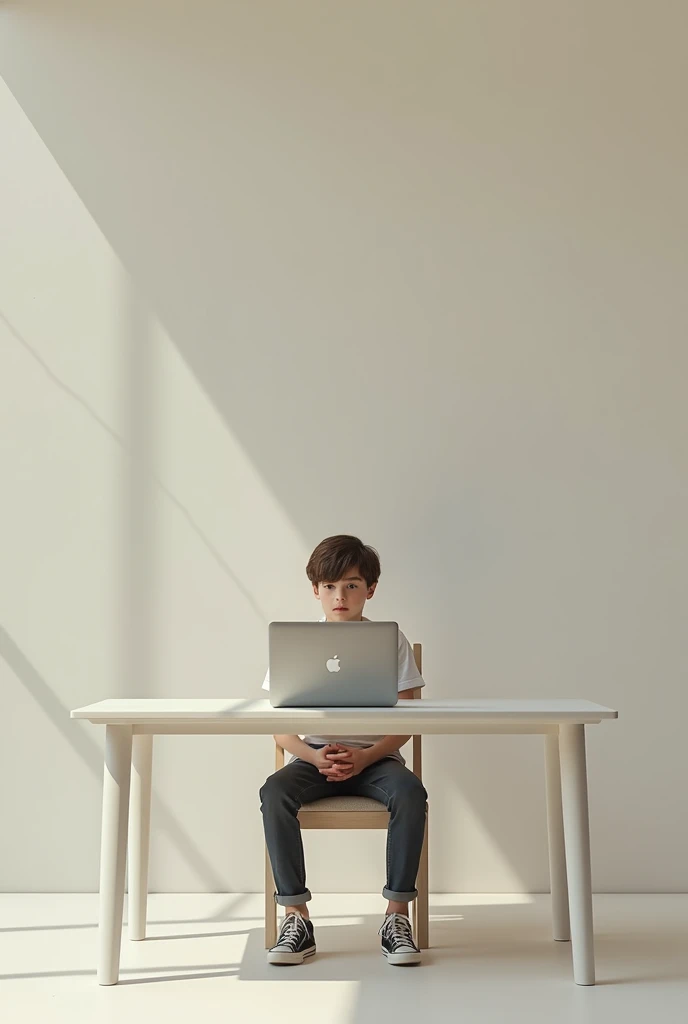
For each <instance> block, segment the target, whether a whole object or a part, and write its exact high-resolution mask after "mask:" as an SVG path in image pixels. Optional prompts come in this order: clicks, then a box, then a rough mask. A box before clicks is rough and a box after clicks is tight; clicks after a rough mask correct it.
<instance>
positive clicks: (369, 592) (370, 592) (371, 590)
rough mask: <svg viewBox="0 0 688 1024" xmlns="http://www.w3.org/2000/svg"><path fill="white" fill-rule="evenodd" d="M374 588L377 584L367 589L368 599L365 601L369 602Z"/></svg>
mask: <svg viewBox="0 0 688 1024" xmlns="http://www.w3.org/2000/svg"><path fill="white" fill-rule="evenodd" d="M376 587H377V583H373V585H372V586H371V587H368V597H367V599H366V600H368V601H370V599H371V597H372V596H373V594H374V593H375V588H376Z"/></svg>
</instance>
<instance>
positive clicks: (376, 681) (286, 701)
mask: <svg viewBox="0 0 688 1024" xmlns="http://www.w3.org/2000/svg"><path fill="white" fill-rule="evenodd" d="M268 635H269V646H270V703H271V704H272V706H273V707H275V708H293V707H297V708H298V707H302V708H303V707H314V708H332V707H340V708H351V707H378V708H389V707H393V706H394V705H395V704H396V703H397V700H398V687H397V680H398V673H399V655H398V649H399V626H398V625H397V623H396V622H271V623H270V626H269V634H268Z"/></svg>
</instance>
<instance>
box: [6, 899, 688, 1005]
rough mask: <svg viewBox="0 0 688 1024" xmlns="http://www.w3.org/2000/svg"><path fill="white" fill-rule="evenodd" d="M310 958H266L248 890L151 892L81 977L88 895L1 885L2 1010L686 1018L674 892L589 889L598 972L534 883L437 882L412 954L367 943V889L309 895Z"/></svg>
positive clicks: (92, 905) (90, 932)
mask: <svg viewBox="0 0 688 1024" xmlns="http://www.w3.org/2000/svg"><path fill="white" fill-rule="evenodd" d="M311 906H312V911H313V920H314V922H315V924H316V939H317V942H318V954H317V957H316V958H315V959H314V960H313V961H311V962H310V963H308V964H306V965H304V966H303V967H298V968H277V967H269V966H268V965H267V964H266V963H265V954H264V950H263V930H262V919H261V907H262V897H261V896H259V895H255V894H248V895H237V894H234V895H210V896H209V895H202V896H201V895H154V896H151V897H150V906H149V921H150V922H151V923H150V926H149V938H148V939H147V940H146V941H145V942H130V941H129V940H128V939H127V937H126V929H125V934H124V939H123V943H122V975H121V980H120V984H119V985H117V986H116V987H112V988H101V987H99V986H98V985H97V984H96V979H95V963H96V956H97V928H96V920H97V896H94V895H91V894H88V895H69V894H58V895H45V894H30V895H17V894H8V895H3V896H0V1014H1V1017H2V1020H3V1021H4V1022H7V1024H24V1022H39V1021H40V1022H41V1024H45V1022H47V1024H52V1022H53V1021H56V1022H62V1021H70V1022H72V1024H81V1022H84V1021H88V1022H89V1024H92V1022H96V1024H114V1022H115V1021H117V1022H125V1024H139V1022H143V1021H146V1022H149V1021H151V1020H152V1021H154V1022H155V1024H176V1022H182V1021H183V1022H184V1024H188V1022H189V1020H191V1021H192V1024H196V1022H198V1024H201V1022H202V1024H212V1022H214V1021H222V1022H232V1024H234V1022H241V1024H243V1022H244V1021H246V1022H251V1024H253V1022H261V1021H275V1022H277V1021H279V1024H291V1022H298V1024H304V1020H308V1021H313V1022H321V1021H326V1022H327V1024H380V1022H385V1021H387V1020H389V1021H390V1022H393V1024H405V1022H406V1021H408V1022H411V1021H413V1024H432V1022H434V1021H443V1022H444V1021H453V1020H456V1019H458V1020H462V1021H465V1022H471V1024H475V1022H481V1021H490V1022H500V1024H501V1022H502V1021H504V1022H509V1024H520V1022H524V1024H525V1022H528V1024H539V1022H541V1021H542V1022H545V1021H546V1022H548V1024H555V1022H556V1024H578V1022H591V1024H597V1022H602V1021H604V1022H608V1021H609V1020H612V1019H618V1020H623V1021H624V1024H635V1022H636V1021H638V1022H643V1024H647V1022H648V1021H651V1022H654V1021H657V1022H661V1024H674V1022H676V1024H678V1022H681V1024H685V1022H686V1020H688V895H680V896H676V895H661V896H657V895H648V896H627V895H619V896H610V895H603V896H596V897H595V934H596V952H597V975H598V984H597V986H596V987H594V988H580V987H578V986H576V985H574V984H573V980H572V975H571V951H570V943H561V942H556V943H555V942H553V941H552V940H551V939H550V925H549V897H547V896H509V895H494V896H478V895H475V894H473V895H468V896H458V895H447V894H442V895H437V896H435V897H434V898H433V899H432V901H431V915H432V917H431V925H430V936H431V938H430V941H431V943H432V948H431V949H430V950H428V951H427V952H426V953H425V957H424V963H423V965H422V966H421V967H418V968H413V967H412V968H393V967H390V966H389V965H388V964H387V963H386V962H385V960H384V959H383V958H382V957H381V956H380V954H379V946H378V939H377V928H378V926H379V924H380V921H381V916H380V915H381V912H382V910H383V902H382V899H381V898H380V897H378V896H373V895H368V894H367V895H358V896H349V895H330V896H317V897H316V898H315V899H314V902H313V903H312V905H311Z"/></svg>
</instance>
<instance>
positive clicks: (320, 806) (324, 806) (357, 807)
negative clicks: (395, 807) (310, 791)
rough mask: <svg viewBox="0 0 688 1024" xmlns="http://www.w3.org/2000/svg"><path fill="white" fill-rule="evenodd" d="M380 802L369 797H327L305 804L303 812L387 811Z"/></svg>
mask: <svg viewBox="0 0 688 1024" xmlns="http://www.w3.org/2000/svg"><path fill="white" fill-rule="evenodd" d="M386 810H387V808H386V807H385V805H384V804H382V803H380V801H379V800H373V799H372V797H369V796H326V797H323V799H322V800H313V801H312V802H311V803H309V804H304V805H303V807H302V808H301V811H302V812H303V811H377V812H378V813H379V812H380V811H386Z"/></svg>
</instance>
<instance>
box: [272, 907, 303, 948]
mask: <svg viewBox="0 0 688 1024" xmlns="http://www.w3.org/2000/svg"><path fill="white" fill-rule="evenodd" d="M300 932H306V933H307V928H306V922H305V921H304V919H303V918H302V917H299V915H298V914H287V916H286V917H285V919H284V921H283V922H282V927H281V929H280V936H279V939H278V940H277V945H276V946H275V947H273V948H275V949H276V948H277V946H286V947H287V949H288V950H289V952H290V953H294V952H295V951H296V947H297V946H298V945H299V942H300V941H301V935H300V934H299V933H300Z"/></svg>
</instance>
